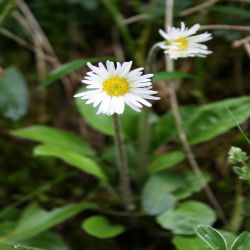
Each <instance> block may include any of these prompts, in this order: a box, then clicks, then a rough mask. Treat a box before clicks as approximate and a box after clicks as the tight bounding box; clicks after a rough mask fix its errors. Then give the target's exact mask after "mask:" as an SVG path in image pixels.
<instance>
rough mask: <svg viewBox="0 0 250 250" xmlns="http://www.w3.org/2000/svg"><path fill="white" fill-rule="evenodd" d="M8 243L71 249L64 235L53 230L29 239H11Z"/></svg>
mask: <svg viewBox="0 0 250 250" xmlns="http://www.w3.org/2000/svg"><path fill="white" fill-rule="evenodd" d="M8 244H13V245H21V246H26V247H32V248H35V249H46V250H69V247H68V246H67V245H66V244H65V242H64V241H63V238H62V236H61V235H60V234H58V233H55V232H52V231H46V232H44V233H41V234H39V235H36V236H34V237H32V238H30V239H28V240H23V241H16V242H13V241H10V242H8ZM0 249H1V248H0ZM17 249H19V248H17Z"/></svg>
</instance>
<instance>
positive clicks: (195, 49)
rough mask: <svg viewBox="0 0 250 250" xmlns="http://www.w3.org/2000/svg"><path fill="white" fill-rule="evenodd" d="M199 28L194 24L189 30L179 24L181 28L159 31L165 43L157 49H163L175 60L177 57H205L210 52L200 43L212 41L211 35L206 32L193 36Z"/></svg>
mask: <svg viewBox="0 0 250 250" xmlns="http://www.w3.org/2000/svg"><path fill="white" fill-rule="evenodd" d="M199 28H200V25H199V24H195V25H194V26H192V27H191V28H190V29H188V28H186V27H185V24H184V23H183V22H182V23H181V28H174V27H172V28H171V27H168V28H167V32H164V31H163V30H159V33H160V35H161V36H162V37H163V38H164V39H166V41H163V42H160V43H159V47H160V48H162V49H164V50H165V51H164V52H165V53H166V54H169V56H170V58H172V59H177V58H179V57H182V58H183V57H195V56H199V57H206V56H207V55H209V54H211V53H212V51H210V50H208V47H207V46H206V45H204V44H201V43H202V42H206V41H208V40H210V39H212V35H211V34H210V33H208V32H205V33H202V34H200V35H195V36H193V35H194V34H195V33H196V32H197V31H198V30H199Z"/></svg>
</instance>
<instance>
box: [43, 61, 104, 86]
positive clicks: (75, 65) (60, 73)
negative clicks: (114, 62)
mask: <svg viewBox="0 0 250 250" xmlns="http://www.w3.org/2000/svg"><path fill="white" fill-rule="evenodd" d="M106 59H108V57H95V58H87V59H78V60H74V61H71V62H68V63H65V64H62V65H61V66H59V67H58V68H56V69H54V70H52V71H51V72H50V74H49V75H48V77H47V78H46V79H45V80H44V81H43V82H42V83H40V84H39V85H38V87H39V88H43V87H46V86H48V85H49V84H51V83H53V82H55V81H57V80H59V79H60V78H62V77H64V76H65V75H68V74H70V73H71V72H73V71H75V70H77V69H80V68H81V67H83V66H84V65H86V64H87V63H88V62H91V63H96V62H100V61H102V60H106Z"/></svg>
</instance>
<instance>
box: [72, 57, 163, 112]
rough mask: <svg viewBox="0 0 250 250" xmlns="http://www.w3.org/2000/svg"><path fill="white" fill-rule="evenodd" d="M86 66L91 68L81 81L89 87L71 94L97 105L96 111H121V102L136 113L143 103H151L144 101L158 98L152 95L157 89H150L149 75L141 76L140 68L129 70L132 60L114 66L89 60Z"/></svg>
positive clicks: (123, 106) (111, 63) (122, 106)
mask: <svg viewBox="0 0 250 250" xmlns="http://www.w3.org/2000/svg"><path fill="white" fill-rule="evenodd" d="M87 65H88V67H89V68H90V69H91V71H89V72H88V73H87V76H86V77H85V78H84V79H83V80H82V82H83V83H85V84H87V88H88V89H91V90H89V91H84V92H81V93H79V94H76V95H75V96H74V97H80V98H81V99H84V100H87V101H86V104H91V103H92V104H93V106H94V107H97V106H99V108H98V112H97V114H106V115H113V114H114V113H117V114H122V113H123V112H124V108H125V104H127V105H128V106H130V107H131V108H132V109H133V110H135V111H137V112H140V109H141V108H142V106H143V105H145V106H147V107H150V106H152V104H151V103H150V102H148V101H147V100H158V99H159V97H156V96H153V94H156V93H157V91H154V90H152V89H151V88H152V83H151V79H150V78H151V77H152V76H153V74H146V75H142V70H143V68H138V69H134V70H130V69H131V66H132V62H124V63H119V62H117V63H116V65H115V63H113V62H110V61H107V62H106V66H105V65H104V64H102V63H99V64H98V67H97V66H94V65H92V64H91V63H88V64H87Z"/></svg>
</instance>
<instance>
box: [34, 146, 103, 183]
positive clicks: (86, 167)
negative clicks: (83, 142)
mask: <svg viewBox="0 0 250 250" xmlns="http://www.w3.org/2000/svg"><path fill="white" fill-rule="evenodd" d="M34 154H35V155H39V156H54V157H57V158H59V159H61V160H63V161H65V162H66V163H68V164H69V165H71V166H73V167H76V168H78V169H80V170H82V171H84V172H86V173H88V174H90V175H93V176H95V177H97V178H98V179H100V180H101V181H104V182H106V181H107V176H106V175H105V174H104V172H103V171H102V169H101V167H100V166H99V165H98V164H97V163H96V162H95V161H94V160H92V159H91V158H88V157H85V156H83V155H80V154H78V153H76V152H73V151H68V150H64V149H61V148H58V147H56V146H51V145H41V146H37V147H35V149H34Z"/></svg>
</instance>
